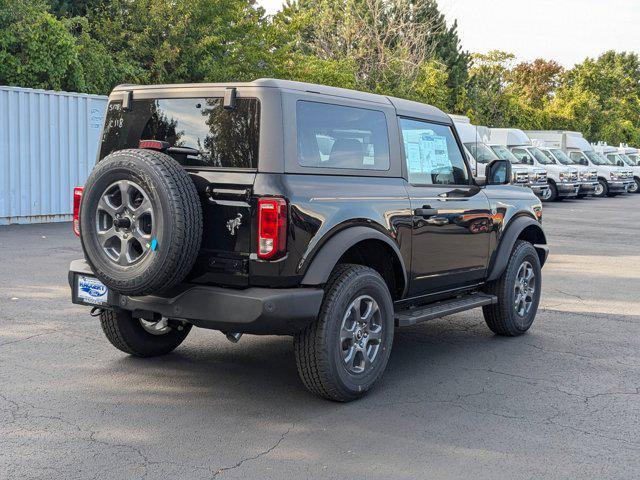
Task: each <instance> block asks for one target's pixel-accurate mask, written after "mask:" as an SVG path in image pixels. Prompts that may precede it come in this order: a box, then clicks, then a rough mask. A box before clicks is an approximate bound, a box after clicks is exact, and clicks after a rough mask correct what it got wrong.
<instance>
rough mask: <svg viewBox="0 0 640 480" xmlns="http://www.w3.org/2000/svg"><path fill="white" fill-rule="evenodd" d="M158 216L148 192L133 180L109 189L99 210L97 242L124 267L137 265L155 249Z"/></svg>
mask: <svg viewBox="0 0 640 480" xmlns="http://www.w3.org/2000/svg"><path fill="white" fill-rule="evenodd" d="M155 227H156V225H155V214H154V211H153V206H152V205H151V201H150V200H149V195H148V194H147V192H146V191H145V190H144V189H143V188H142V187H141V186H140V185H138V184H137V183H134V182H132V181H130V180H119V181H117V182H115V183H113V184H111V185H109V187H107V189H106V190H105V191H104V192H103V194H102V196H101V197H100V201H99V202H98V206H97V208H96V231H97V237H98V242H99V244H100V247H101V248H102V250H103V251H104V252H105V254H106V255H107V256H108V257H109V258H110V259H111V260H113V261H114V262H115V263H117V264H118V265H121V266H130V265H133V264H136V263H138V262H139V261H141V260H142V259H143V258H145V257H146V256H147V255H148V254H149V252H150V251H151V250H153V249H154V247H155V245H153V239H154V237H155Z"/></svg>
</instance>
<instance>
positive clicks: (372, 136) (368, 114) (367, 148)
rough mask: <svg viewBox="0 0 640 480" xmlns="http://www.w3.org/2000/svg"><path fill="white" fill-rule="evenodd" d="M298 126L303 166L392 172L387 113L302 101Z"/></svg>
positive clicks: (299, 152)
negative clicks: (390, 169)
mask: <svg viewBox="0 0 640 480" xmlns="http://www.w3.org/2000/svg"><path fill="white" fill-rule="evenodd" d="M296 122H297V129H298V142H297V143H298V163H299V164H300V165H301V166H303V167H319V168H341V169H354V170H389V135H388V132H387V117H386V116H385V114H384V113H383V112H381V111H378V110H368V109H364V108H355V107H346V106H343V105H332V104H328V103H318V102H309V101H299V102H298V103H297V105H296Z"/></svg>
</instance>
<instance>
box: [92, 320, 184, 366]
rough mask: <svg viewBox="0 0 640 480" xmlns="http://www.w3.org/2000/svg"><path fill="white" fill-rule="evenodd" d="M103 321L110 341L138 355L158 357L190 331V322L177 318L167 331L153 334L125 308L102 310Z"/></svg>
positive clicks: (167, 351)
mask: <svg viewBox="0 0 640 480" xmlns="http://www.w3.org/2000/svg"><path fill="white" fill-rule="evenodd" d="M100 324H101V326H102V331H103V332H104V334H105V336H106V337H107V339H108V340H109V342H111V345H113V346H114V347H116V348H117V349H118V350H121V351H123V352H125V353H128V354H129V355H135V356H136V357H156V356H158V355H165V354H167V353H169V352H172V351H173V350H175V349H176V347H178V345H180V344H181V343H182V342H183V340H184V339H185V338H186V337H187V335H189V332H190V331H191V325H190V324H188V323H185V324H183V323H181V322H176V325H175V326H173V327H172V328H171V329H170V330H169V331H168V332H167V333H164V334H162V335H154V334H152V333H149V332H148V331H147V330H145V329H144V327H143V326H142V324H141V323H140V320H138V319H137V318H133V317H132V316H131V313H130V312H127V311H124V310H119V311H117V312H115V311H112V310H103V311H102V312H101V313H100Z"/></svg>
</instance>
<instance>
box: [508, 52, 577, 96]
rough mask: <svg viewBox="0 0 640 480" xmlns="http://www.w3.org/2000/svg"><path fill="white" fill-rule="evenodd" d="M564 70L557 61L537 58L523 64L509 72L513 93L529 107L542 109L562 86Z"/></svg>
mask: <svg viewBox="0 0 640 480" xmlns="http://www.w3.org/2000/svg"><path fill="white" fill-rule="evenodd" d="M563 72H564V68H562V66H561V65H560V64H559V63H558V62H556V61H555V60H545V59H543V58H537V59H535V60H534V61H533V62H522V63H519V64H518V65H516V66H515V67H514V68H513V69H511V70H510V71H508V72H507V75H506V80H507V82H509V83H510V87H511V89H512V91H513V92H514V93H515V94H516V95H518V96H520V97H521V98H522V100H524V101H525V102H526V103H527V104H528V105H530V106H531V107H533V108H538V109H541V108H543V107H544V105H545V104H546V103H547V102H548V101H549V100H551V98H552V96H553V94H554V92H555V90H556V89H557V88H558V87H559V86H560V82H561V77H562V74H563Z"/></svg>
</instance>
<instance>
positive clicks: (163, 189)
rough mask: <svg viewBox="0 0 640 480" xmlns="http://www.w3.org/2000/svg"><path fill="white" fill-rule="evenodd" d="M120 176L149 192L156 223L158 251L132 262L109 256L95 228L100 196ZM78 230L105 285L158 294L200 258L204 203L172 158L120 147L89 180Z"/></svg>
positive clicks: (87, 255) (130, 292) (131, 292)
mask: <svg viewBox="0 0 640 480" xmlns="http://www.w3.org/2000/svg"><path fill="white" fill-rule="evenodd" d="M121 180H129V181H132V182H135V183H137V184H139V185H141V186H142V187H143V188H144V189H145V190H146V192H149V194H148V195H149V197H150V198H149V200H150V202H151V204H152V208H153V209H154V214H155V215H156V216H157V221H156V223H157V225H158V232H157V235H156V236H157V244H156V245H157V249H156V248H153V251H149V252H148V254H147V255H146V256H145V257H144V258H142V260H141V261H140V262H138V263H137V264H133V265H128V266H123V265H119V264H118V263H117V262H115V261H114V260H113V259H111V258H109V257H108V256H107V254H106V253H105V252H104V251H103V248H102V246H101V245H100V243H99V241H98V234H97V227H96V222H97V220H96V219H97V211H96V209H97V205H98V202H99V201H100V198H101V197H102V195H103V193H104V191H105V190H106V189H107V188H108V187H109V185H112V184H114V182H118V181H121ZM80 231H81V240H82V248H83V250H84V253H85V258H86V259H87V262H88V263H89V265H90V266H91V268H92V270H93V272H94V274H95V275H96V276H97V277H98V278H99V279H100V280H101V281H102V283H104V284H105V285H106V286H107V287H109V288H110V289H112V290H114V291H116V292H119V293H122V294H125V295H148V294H153V293H159V292H163V291H166V290H169V289H171V288H172V287H174V286H175V285H177V284H178V283H180V282H181V281H182V280H184V278H185V277H186V275H187V274H188V273H189V271H190V270H191V268H192V267H193V265H194V262H195V261H196V258H197V255H198V252H199V250H200V244H201V241H202V207H201V204H200V199H199V198H198V192H197V191H196V187H195V185H194V183H193V181H192V180H191V178H190V177H189V174H188V173H187V172H186V171H185V170H184V169H183V168H182V167H181V166H180V165H179V164H178V163H177V162H176V161H175V160H173V159H172V158H171V157H170V156H168V155H165V154H163V153H161V152H156V151H153V150H139V149H128V150H120V151H117V152H114V153H112V154H110V155H108V156H107V157H105V158H104V159H103V160H102V161H100V162H98V164H97V165H96V166H95V168H94V169H93V171H92V173H91V175H90V176H89V179H88V180H87V183H86V186H85V190H84V194H83V198H82V205H81V209H80ZM154 247H155V246H154Z"/></svg>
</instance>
